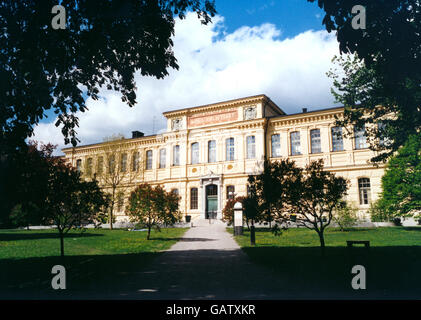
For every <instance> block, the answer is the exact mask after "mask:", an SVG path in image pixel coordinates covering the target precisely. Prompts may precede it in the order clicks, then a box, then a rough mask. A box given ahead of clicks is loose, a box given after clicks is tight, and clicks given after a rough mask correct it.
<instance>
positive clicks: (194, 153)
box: [191, 142, 199, 164]
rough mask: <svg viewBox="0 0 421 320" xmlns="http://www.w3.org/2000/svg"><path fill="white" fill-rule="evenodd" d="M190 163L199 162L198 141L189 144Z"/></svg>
mask: <svg viewBox="0 0 421 320" xmlns="http://www.w3.org/2000/svg"><path fill="white" fill-rule="evenodd" d="M191 163H192V164H196V163H199V142H194V143H192V144H191Z"/></svg>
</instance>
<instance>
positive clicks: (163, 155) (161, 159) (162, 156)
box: [159, 149, 167, 169]
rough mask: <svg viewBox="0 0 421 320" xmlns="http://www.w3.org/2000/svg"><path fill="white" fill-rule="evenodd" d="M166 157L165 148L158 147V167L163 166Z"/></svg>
mask: <svg viewBox="0 0 421 320" xmlns="http://www.w3.org/2000/svg"><path fill="white" fill-rule="evenodd" d="M166 158H167V152H166V150H165V149H160V150H159V168H160V169H162V168H165V161H166Z"/></svg>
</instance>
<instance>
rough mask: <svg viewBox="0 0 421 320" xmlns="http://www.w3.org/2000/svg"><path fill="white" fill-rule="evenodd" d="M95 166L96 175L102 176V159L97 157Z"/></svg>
mask: <svg viewBox="0 0 421 320" xmlns="http://www.w3.org/2000/svg"><path fill="white" fill-rule="evenodd" d="M96 165H97V168H96V172H97V173H98V174H102V168H103V167H104V158H103V157H98V162H97V164H96Z"/></svg>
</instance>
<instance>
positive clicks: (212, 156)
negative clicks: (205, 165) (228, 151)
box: [208, 140, 216, 162]
mask: <svg viewBox="0 0 421 320" xmlns="http://www.w3.org/2000/svg"><path fill="white" fill-rule="evenodd" d="M208 162H216V141H215V140H210V141H208Z"/></svg>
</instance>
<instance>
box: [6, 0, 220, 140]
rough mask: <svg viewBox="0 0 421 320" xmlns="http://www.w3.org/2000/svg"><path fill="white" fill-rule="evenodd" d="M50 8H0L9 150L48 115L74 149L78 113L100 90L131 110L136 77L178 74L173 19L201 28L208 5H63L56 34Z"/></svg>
mask: <svg viewBox="0 0 421 320" xmlns="http://www.w3.org/2000/svg"><path fill="white" fill-rule="evenodd" d="M55 5H57V1H56V0H46V1H39V0H20V1H15V0H6V1H2V2H0V30H1V32H0V79H1V81H0V110H1V113H0V133H1V135H0V139H1V141H0V142H1V143H2V144H3V145H4V146H5V147H6V146H10V144H11V143H12V142H14V144H12V145H13V146H14V145H16V144H17V143H18V142H21V143H23V139H25V138H26V137H27V136H29V135H30V134H31V133H32V130H33V126H34V125H36V124H37V123H39V121H40V120H41V119H42V118H43V117H44V116H45V111H47V110H49V109H52V110H54V112H55V113H56V114H57V115H58V120H57V122H56V126H59V125H62V133H63V135H64V137H65V143H66V144H67V143H69V142H71V143H72V144H73V145H74V146H75V145H76V144H77V142H78V141H79V140H78V139H77V137H76V131H75V129H76V127H77V126H78V118H77V116H76V115H75V113H76V112H77V111H81V112H85V111H86V110H87V108H86V105H85V99H86V97H92V98H93V99H98V94H99V88H100V87H101V86H105V87H106V88H107V89H110V90H116V91H119V92H120V93H121V98H122V101H124V102H126V103H127V104H128V105H129V106H134V105H135V104H136V86H135V81H134V73H135V71H139V72H140V74H141V75H143V76H153V77H156V78H158V79H161V78H163V77H165V76H166V75H168V68H174V69H178V65H177V61H176V58H175V57H174V53H173V51H172V47H173V42H172V40H171V36H172V35H174V23H175V22H174V16H175V15H178V17H180V18H184V17H185V14H186V12H187V11H188V10H193V11H195V12H196V13H197V15H198V17H199V18H200V19H201V21H202V23H204V24H207V23H208V22H209V21H210V17H211V16H213V15H214V14H215V12H216V11H215V8H214V3H213V1H211V0H203V1H202V0H177V1H175V0H152V1H139V0H118V1H117V0H97V1H89V0H77V1H62V2H61V5H62V6H64V8H65V10H66V28H65V29H64V30H63V29H59V30H54V29H53V28H52V26H51V21H52V18H53V17H54V15H52V14H51V9H52V7H53V6H55Z"/></svg>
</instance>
